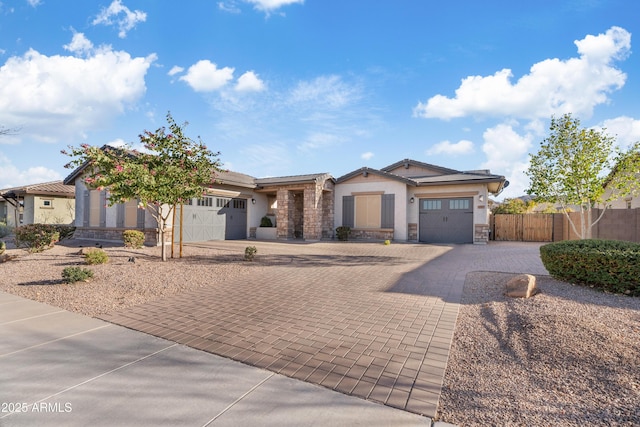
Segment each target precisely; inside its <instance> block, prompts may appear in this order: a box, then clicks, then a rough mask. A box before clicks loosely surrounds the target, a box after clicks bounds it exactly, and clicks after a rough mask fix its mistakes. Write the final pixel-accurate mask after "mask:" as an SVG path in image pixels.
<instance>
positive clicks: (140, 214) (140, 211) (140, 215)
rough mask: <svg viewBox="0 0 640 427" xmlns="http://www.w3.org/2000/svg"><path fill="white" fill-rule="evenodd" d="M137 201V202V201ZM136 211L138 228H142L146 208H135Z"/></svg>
mask: <svg viewBox="0 0 640 427" xmlns="http://www.w3.org/2000/svg"><path fill="white" fill-rule="evenodd" d="M138 203H139V202H138ZM136 212H138V224H137V225H138V228H140V229H143V228H144V215H145V213H146V212H147V209H146V208H144V209H140V208H138V209H136Z"/></svg>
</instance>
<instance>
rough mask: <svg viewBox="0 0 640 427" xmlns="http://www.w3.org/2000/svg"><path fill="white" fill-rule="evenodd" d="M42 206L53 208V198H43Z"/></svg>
mask: <svg viewBox="0 0 640 427" xmlns="http://www.w3.org/2000/svg"><path fill="white" fill-rule="evenodd" d="M42 207H44V208H53V200H43V201H42Z"/></svg>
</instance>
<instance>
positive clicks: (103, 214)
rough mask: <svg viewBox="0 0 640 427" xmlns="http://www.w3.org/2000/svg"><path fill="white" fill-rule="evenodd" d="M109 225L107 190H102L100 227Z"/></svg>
mask: <svg viewBox="0 0 640 427" xmlns="http://www.w3.org/2000/svg"><path fill="white" fill-rule="evenodd" d="M106 226H107V192H106V191H104V190H103V191H101V192H100V227H106Z"/></svg>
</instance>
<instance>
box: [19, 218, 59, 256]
mask: <svg viewBox="0 0 640 427" xmlns="http://www.w3.org/2000/svg"><path fill="white" fill-rule="evenodd" d="M15 233H16V246H17V247H19V248H26V249H27V250H28V251H29V252H32V253H33V252H42V251H44V250H45V249H50V248H52V247H53V245H54V244H55V243H56V242H58V241H59V240H60V232H59V231H58V230H57V229H56V226H55V225H51V224H28V225H23V226H20V227H18V228H16V230H15Z"/></svg>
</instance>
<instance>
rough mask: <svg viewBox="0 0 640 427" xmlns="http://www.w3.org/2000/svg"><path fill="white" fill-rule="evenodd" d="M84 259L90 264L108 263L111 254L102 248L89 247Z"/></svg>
mask: <svg viewBox="0 0 640 427" xmlns="http://www.w3.org/2000/svg"><path fill="white" fill-rule="evenodd" d="M84 260H85V262H86V263H87V264H89V265H94V264H106V263H107V262H109V255H107V253H106V252H105V251H103V250H102V249H98V248H95V249H89V250H88V251H87V252H86V253H85V254H84Z"/></svg>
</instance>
